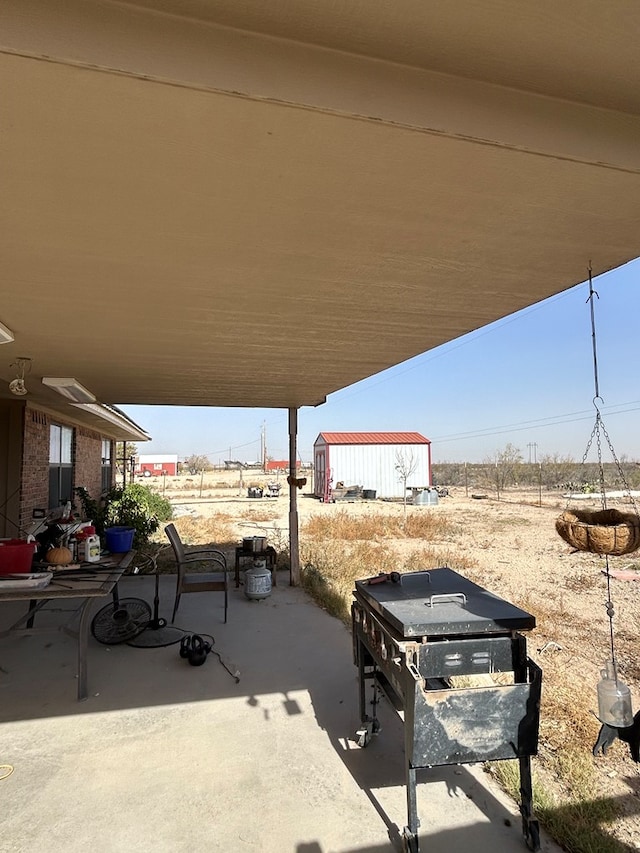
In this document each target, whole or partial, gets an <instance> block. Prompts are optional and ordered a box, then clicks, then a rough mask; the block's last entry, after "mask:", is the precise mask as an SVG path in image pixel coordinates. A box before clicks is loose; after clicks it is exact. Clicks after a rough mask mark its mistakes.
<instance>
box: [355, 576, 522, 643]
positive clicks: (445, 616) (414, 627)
mask: <svg viewBox="0 0 640 853" xmlns="http://www.w3.org/2000/svg"><path fill="white" fill-rule="evenodd" d="M354 595H355V596H356V598H357V599H358V600H359V601H360V602H361V603H362V604H363V605H364V606H365V607H370V608H371V609H372V610H374V611H375V612H376V613H378V614H379V615H380V617H381V618H382V619H384V620H385V621H386V622H388V623H389V624H390V625H392V626H393V627H394V628H395V629H396V630H397V631H398V632H399V633H400V634H401V636H403V637H422V636H434V637H442V636H447V635H464V634H504V633H507V632H509V631H514V630H530V629H531V628H535V625H536V620H535V616H533V615H532V614H531V613H527V612H526V611H525V610H521V609H520V608H519V607H516V606H515V605H514V604H511V603H510V602H508V601H505V599H503V598H500V597H499V596H497V595H494V594H493V593H491V592H489V591H488V590H486V589H484V588H483V587H481V586H478V585H477V584H475V583H473V582H472V581H470V580H468V579H467V578H465V577H463V576H462V575H460V574H458V572H454V571H453V569H449V568H436V569H429V570H426V571H421V572H412V573H410V574H406V575H400V582H398V583H392V582H391V581H387V582H385V583H376V584H369V583H368V579H364V580H359V581H356V589H355V593H354Z"/></svg>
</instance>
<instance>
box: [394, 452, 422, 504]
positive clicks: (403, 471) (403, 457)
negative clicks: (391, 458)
mask: <svg viewBox="0 0 640 853" xmlns="http://www.w3.org/2000/svg"><path fill="white" fill-rule="evenodd" d="M418 463H419V460H418V459H417V458H416V457H415V456H414V454H413V450H410V451H409V452H408V454H405V452H404V450H396V464H395V465H394V468H395V469H396V471H397V472H398V479H399V480H400V482H401V483H402V486H403V489H404V492H403V496H402V504H403V512H404V518H405V520H406V518H407V480H408V479H409V477H410V476H411V475H412V474H413V473H414V472H415V471H416V469H417V467H418Z"/></svg>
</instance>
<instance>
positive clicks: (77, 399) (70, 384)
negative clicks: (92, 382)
mask: <svg viewBox="0 0 640 853" xmlns="http://www.w3.org/2000/svg"><path fill="white" fill-rule="evenodd" d="M42 384H43V385H47V386H48V387H49V388H53V390H54V391H57V392H58V394H62V396H63V397H66V398H67V399H68V400H72V401H73V402H74V403H95V401H96V398H95V394H92V393H91V391H89V390H88V389H87V388H85V387H84V385H81V384H80V383H79V382H78V380H77V379H72V378H71V377H62V378H60V377H57V376H43V377H42Z"/></svg>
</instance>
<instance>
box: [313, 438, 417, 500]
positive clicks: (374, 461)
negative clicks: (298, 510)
mask: <svg viewBox="0 0 640 853" xmlns="http://www.w3.org/2000/svg"><path fill="white" fill-rule="evenodd" d="M313 449H314V453H313V459H314V478H313V481H314V494H315V496H316V497H318V498H320V499H321V500H330V499H331V492H332V490H333V489H335V488H336V487H337V484H338V483H342V484H344V486H346V487H348V486H355V485H357V486H361V487H362V489H363V490H364V491H365V492H369V493H371V492H375V495H373V494H371V495H370V496H371V497H377V498H402V497H404V495H405V489H404V487H405V482H404V478H403V476H402V474H401V471H400V470H398V469H399V468H400V469H404V470H405V472H407V479H406V486H407V487H409V486H413V487H420V488H426V487H428V486H430V485H431V441H430V440H429V439H428V438H425V437H424V436H423V435H421V434H420V433H419V432H321V433H320V434H319V435H318V437H317V439H316V440H315V442H314V445H313ZM365 496H366V495H365Z"/></svg>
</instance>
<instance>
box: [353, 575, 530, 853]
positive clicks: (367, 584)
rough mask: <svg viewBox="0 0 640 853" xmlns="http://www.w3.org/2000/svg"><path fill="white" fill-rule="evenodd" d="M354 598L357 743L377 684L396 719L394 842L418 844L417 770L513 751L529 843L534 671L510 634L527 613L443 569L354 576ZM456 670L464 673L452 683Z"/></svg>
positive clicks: (520, 642)
mask: <svg viewBox="0 0 640 853" xmlns="http://www.w3.org/2000/svg"><path fill="white" fill-rule="evenodd" d="M354 599H355V600H354V602H353V604H352V619H353V642H354V657H355V663H356V665H357V667H358V676H359V678H358V681H359V695H360V719H361V723H362V725H361V728H360V729H359V730H358V732H357V733H356V737H357V741H358V743H359V745H360V746H362V747H365V746H367V745H368V744H369V742H370V740H371V737H372V735H374V734H376V733H377V732H378V730H379V724H378V720H377V717H376V708H377V703H378V695H379V691H382V692H383V693H384V694H385V695H386V696H387V698H388V699H389V701H390V702H391V704H392V706H393V707H394V708H395V710H396V711H397V712H398V715H399V716H401V718H404V748H405V766H406V787H407V812H408V820H407V826H406V827H405V828H404V831H403V842H404V849H405V850H406V851H408V853H418V851H419V845H418V826H419V822H418V815H417V801H416V771H417V770H420V769H423V768H427V767H434V766H439V765H445V764H469V763H473V762H483V761H497V760H502V759H508V758H512V759H513V758H517V759H518V761H519V764H520V794H521V804H520V813H521V815H522V831H523V835H524V838H525V841H526V843H527V845H528V847H529V848H530V849H531V850H539V849H540V833H539V827H538V822H537V821H536V820H535V819H534V817H533V801H532V786H531V764H530V756H531V755H535V754H536V753H537V747H538V727H539V719H540V691H541V684H542V671H541V670H540V668H539V667H538V666H536V664H535V663H534V662H533V661H532V660H530V659H529V658H528V657H527V652H526V640H525V638H524V637H523V636H522V634H521V633H519V632H520V631H529V630H531V629H532V628H534V627H535V617H534V616H532V615H531V614H530V613H527V612H525V611H524V610H521V609H520V608H519V607H515V606H514V605H513V604H510V603H509V602H508V601H505V600H504V599H502V598H499V597H498V596H496V595H493V594H492V593H490V592H488V591H487V590H486V589H483V588H482V587H480V586H478V585H477V584H474V583H472V582H471V581H469V580H468V579H467V578H465V577H463V576H462V575H460V574H458V573H457V572H454V571H453V570H452V569H449V568H436V569H430V570H429V571H420V572H413V573H411V574H403V575H399V574H398V573H396V572H392V573H391V574H390V575H380V576H378V577H374V578H368V579H365V580H359V581H356V588H355V591H354ZM495 673H505V674H506V675H503V676H501V677H500V682H503V681H506V682H507V683H497V682H496V681H494V679H493V678H491V677H490V676H491V675H492V674H495ZM459 676H465V678H461V679H459V681H458V685H456V681H457V678H458V677H459ZM470 676H480V678H477V679H476V680H475V683H480V684H482V685H483V686H469V684H470V683H471V684H474V680H473V679H472V678H470ZM367 681H369V682H371V683H372V685H373V700H372V701H371V703H370V704H371V708H372V711H371V713H368V712H367V703H366V698H365V688H366V683H367ZM485 685H486V686H485Z"/></svg>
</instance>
